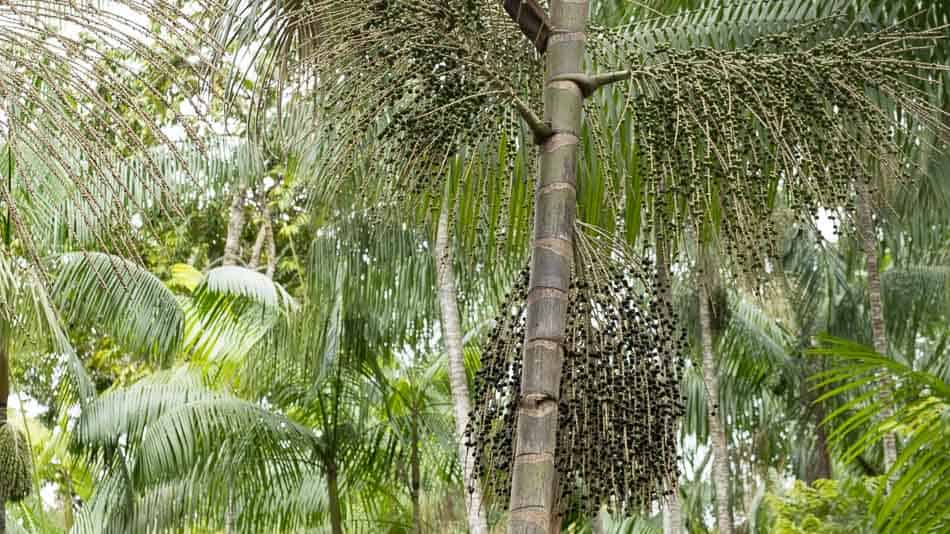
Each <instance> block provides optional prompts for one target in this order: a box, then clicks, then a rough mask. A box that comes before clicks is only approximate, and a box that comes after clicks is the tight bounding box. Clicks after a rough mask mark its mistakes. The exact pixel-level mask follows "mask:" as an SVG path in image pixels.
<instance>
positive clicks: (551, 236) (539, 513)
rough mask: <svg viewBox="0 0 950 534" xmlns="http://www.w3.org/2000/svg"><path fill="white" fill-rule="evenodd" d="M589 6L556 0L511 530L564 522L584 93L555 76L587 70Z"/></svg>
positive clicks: (542, 531) (532, 532)
mask: <svg viewBox="0 0 950 534" xmlns="http://www.w3.org/2000/svg"><path fill="white" fill-rule="evenodd" d="M587 12H588V2H587V1H586V0H552V1H551V26H552V27H553V28H554V33H553V34H552V35H551V37H550V39H548V44H547V51H546V53H545V56H546V59H547V81H546V84H545V87H544V118H545V122H546V123H548V124H550V126H551V131H552V132H553V134H552V135H550V136H549V137H548V138H547V139H545V140H544V142H543V144H542V146H541V174H540V180H539V183H538V186H537V193H536V202H535V217H534V240H533V242H532V251H531V279H530V283H529V289H528V299H527V317H526V327H525V343H524V367H523V370H522V374H521V398H520V399H519V403H518V416H517V419H518V422H517V428H516V430H515V459H514V468H513V473H512V483H511V502H510V507H509V509H510V512H511V515H510V517H509V521H508V532H510V533H513V534H514V533H518V534H550V533H551V532H552V529H553V528H556V527H557V526H558V525H559V524H560V521H559V520H558V517H557V512H556V510H555V504H556V499H557V495H556V494H555V493H556V469H555V465H554V449H555V445H556V443H557V421H558V405H557V403H558V395H559V391H560V383H561V364H562V360H563V357H564V353H563V347H562V346H561V343H562V341H563V339H564V332H565V325H566V321H567V290H568V285H569V284H570V281H571V264H572V259H573V258H572V255H573V252H572V251H573V233H574V215H575V212H576V210H577V190H576V188H577V180H576V175H577V142H578V133H579V132H580V128H581V110H582V107H583V100H584V97H583V94H582V92H581V88H580V86H579V85H578V84H577V83H576V82H573V81H554V80H552V78H553V77H556V76H558V75H571V74H577V73H580V72H581V70H580V69H581V67H582V64H583V59H584V48H585V41H586V36H585V34H584V32H585V30H586V27H587Z"/></svg>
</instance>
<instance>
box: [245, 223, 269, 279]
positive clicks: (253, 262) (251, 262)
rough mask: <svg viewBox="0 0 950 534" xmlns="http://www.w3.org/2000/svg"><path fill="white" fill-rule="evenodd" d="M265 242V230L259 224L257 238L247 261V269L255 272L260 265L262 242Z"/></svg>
mask: <svg viewBox="0 0 950 534" xmlns="http://www.w3.org/2000/svg"><path fill="white" fill-rule="evenodd" d="M266 240H267V229H266V228H264V225H263V224H261V227H260V228H258V229H257V237H256V238H255V239H254V246H252V247H251V257H250V259H248V260H247V268H248V269H250V270H252V271H256V270H257V267H258V266H259V265H260V264H261V251H263V250H264V241H266Z"/></svg>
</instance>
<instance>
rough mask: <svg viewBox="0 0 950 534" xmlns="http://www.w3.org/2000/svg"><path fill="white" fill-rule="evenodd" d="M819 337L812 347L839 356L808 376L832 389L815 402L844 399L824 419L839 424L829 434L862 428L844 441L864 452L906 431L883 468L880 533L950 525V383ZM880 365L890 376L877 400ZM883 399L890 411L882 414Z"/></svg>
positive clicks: (846, 435)
mask: <svg viewBox="0 0 950 534" xmlns="http://www.w3.org/2000/svg"><path fill="white" fill-rule="evenodd" d="M821 340H822V342H823V343H824V344H825V348H821V349H815V350H813V351H812V352H813V353H814V354H817V355H826V356H833V357H834V358H835V359H836V360H838V361H839V362H840V363H839V364H838V365H837V366H836V367H834V368H832V369H830V370H828V371H824V372H822V373H818V374H817V375H815V376H814V377H813V380H814V382H815V384H816V386H820V387H831V388H832V389H831V390H830V391H827V392H826V393H824V394H823V395H822V396H821V397H819V401H825V400H827V399H829V398H832V397H844V398H845V402H844V403H843V405H842V407H841V408H839V409H838V410H836V411H835V412H833V413H832V414H831V415H829V417H828V419H827V420H826V421H827V422H828V423H831V422H834V424H835V425H836V428H835V433H834V434H833V436H835V437H834V438H832V439H838V440H839V441H840V440H841V439H843V438H849V434H850V431H851V430H852V429H855V430H857V429H860V430H859V431H860V433H861V434H860V437H859V438H858V439H857V440H856V442H854V443H852V444H841V445H842V446H846V447H847V449H848V450H847V456H846V459H847V458H854V457H856V456H857V455H859V454H862V453H863V452H864V451H866V450H868V449H869V448H870V447H872V446H873V445H874V444H875V443H877V442H879V440H880V438H881V436H883V435H884V434H886V433H888V432H894V431H896V432H897V434H898V435H902V436H904V437H905V438H906V442H905V446H904V448H903V450H902V451H901V453H900V455H899V457H898V460H897V462H895V464H894V466H893V467H892V468H891V470H890V471H889V472H888V473H886V477H887V478H888V479H890V480H891V488H890V489H889V490H888V488H887V487H886V486H887V485H885V484H882V485H881V486H882V487H881V488H880V490H879V491H878V494H877V496H876V497H875V501H874V503H873V504H872V506H873V507H874V508H875V509H876V513H877V516H876V519H875V523H876V526H877V528H879V529H881V530H882V531H884V532H910V531H920V532H938V531H941V530H944V529H945V528H946V527H947V525H948V524H950V511H948V508H947V506H946V504H947V495H948V494H950V478H948V477H947V476H946V474H947V473H948V472H950V461H948V458H950V418H948V417H947V415H946V414H948V413H950V384H947V383H946V382H944V381H943V380H942V379H940V378H939V377H937V376H935V375H933V374H930V373H927V372H923V371H916V370H914V369H912V368H910V367H908V366H906V365H904V364H901V363H899V362H896V361H894V360H891V359H889V358H886V357H884V356H882V355H879V354H876V353H875V352H874V351H873V350H872V349H870V348H868V347H865V346H862V345H859V344H856V343H853V342H850V341H845V340H841V339H837V338H831V337H827V336H824V337H822V338H821ZM882 372H883V373H887V374H888V375H889V376H890V382H889V383H890V384H892V385H891V386H890V390H889V392H888V393H889V397H890V399H889V400H884V399H882V395H881V388H884V387H888V386H886V385H881V384H880V380H879V376H880V373H882ZM841 384H844V385H841ZM836 385H837V387H835V386H836ZM859 391H863V392H864V393H858V392H859ZM852 392H853V393H852ZM885 402H887V403H888V404H889V407H890V408H891V409H892V413H893V415H892V416H890V417H887V418H885V419H880V418H879V417H878V414H879V413H880V412H881V411H882V408H883V407H884V403H885ZM842 418H844V421H843V422H842ZM839 431H840V432H839ZM920 529H923V530H920Z"/></svg>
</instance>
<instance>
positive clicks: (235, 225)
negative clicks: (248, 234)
mask: <svg viewBox="0 0 950 534" xmlns="http://www.w3.org/2000/svg"><path fill="white" fill-rule="evenodd" d="M244 191H245V187H244V186H238V188H237V190H236V191H234V197H232V198H231V208H230V209H229V210H228V235H227V238H226V239H225V241H224V257H223V259H222V261H221V263H222V265H237V263H238V261H240V259H241V232H242V231H243V230H244Z"/></svg>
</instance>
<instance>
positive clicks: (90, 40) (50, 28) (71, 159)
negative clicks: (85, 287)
mask: <svg viewBox="0 0 950 534" xmlns="http://www.w3.org/2000/svg"><path fill="white" fill-rule="evenodd" d="M202 5H206V4H205V3H204V2H202ZM150 25H154V28H156V31H154V32H153V31H151V29H150ZM0 29H2V31H0V50H2V52H0V66H2V68H0V72H2V75H0V110H2V113H0V135H2V137H3V139H4V143H3V144H4V146H5V148H6V152H7V154H6V158H5V159H6V160H7V163H8V167H9V169H4V170H5V171H8V170H13V171H14V173H15V177H14V176H7V179H6V180H3V183H2V184H0V193H2V196H3V197H4V198H5V199H6V202H7V203H8V205H10V206H11V210H10V211H11V215H12V222H13V226H14V229H15V231H16V234H17V236H18V237H19V238H20V239H21V240H22V242H23V246H24V248H25V249H26V250H28V251H29V252H31V253H32V254H36V252H37V249H38V246H39V245H38V244H37V243H34V241H33V239H32V235H31V233H30V232H31V229H30V228H29V227H28V226H27V222H28V217H27V216H26V215H25V214H23V213H21V212H22V211H24V210H21V209H19V208H20V207H21V206H22V207H23V208H27V207H28V206H26V205H21V204H19V203H18V199H20V198H22V195H21V193H22V191H27V192H32V191H33V186H34V184H44V185H38V187H37V188H38V189H40V188H45V184H58V186H55V187H59V188H60V189H61V190H62V191H64V192H69V195H68V197H67V198H68V202H70V203H71V204H73V206H74V207H75V208H76V209H75V211H74V213H75V214H78V215H79V216H80V217H81V218H82V219H83V220H84V222H85V223H86V224H84V226H85V227H86V228H88V229H90V231H91V232H92V235H91V236H89V237H91V238H92V239H94V241H95V243H96V248H101V249H106V248H109V246H110V245H113V246H116V245H117V246H119V247H121V248H123V249H125V250H127V251H128V250H131V248H132V243H131V241H130V240H129V239H128V237H127V236H128V235H129V233H128V232H116V231H114V230H115V229H116V228H122V229H125V230H130V229H131V226H130V221H129V220H128V217H127V216H126V215H127V212H126V211H125V210H121V209H115V207H114V206H113V205H111V204H109V202H110V200H112V199H116V198H123V199H127V200H129V201H130V202H133V203H134V200H131V198H130V197H133V196H134V195H132V193H131V192H129V191H127V190H126V189H125V187H126V185H127V180H126V178H127V177H126V176H123V175H124V171H123V168H125V162H126V161H127V159H128V158H129V157H131V156H138V157H140V158H141V160H140V161H141V162H142V164H143V167H144V168H145V170H146V171H147V173H148V175H149V176H150V178H151V179H150V180H144V181H141V182H140V184H141V185H142V186H143V187H145V188H149V189H151V190H152V197H153V198H154V199H157V200H158V203H159V205H160V206H161V207H162V209H164V210H165V211H166V213H167V212H173V211H174V203H173V202H171V201H170V200H169V199H168V196H167V192H166V188H165V187H164V180H162V177H161V175H160V171H159V165H158V162H157V161H156V160H155V159H154V158H152V157H151V156H150V155H149V152H148V149H149V147H150V145H151V146H154V145H164V146H166V147H168V148H169V149H170V150H172V151H173V153H175V154H177V149H176V148H175V146H174V143H173V142H172V140H171V139H169V137H168V136H167V135H166V134H165V133H164V131H163V130H162V127H163V126H165V124H164V123H162V122H160V121H159V120H156V119H155V118H153V117H150V116H149V115H148V114H147V113H146V110H145V109H143V106H142V104H141V102H139V101H137V100H136V90H134V89H133V88H132V86H139V87H140V88H141V90H142V91H144V92H145V93H146V94H147V95H148V97H149V98H151V99H153V100H154V102H156V103H160V105H162V106H164V107H165V109H167V110H168V111H169V114H170V115H171V116H173V118H174V122H175V123H177V124H178V125H180V126H183V127H184V134H185V136H186V137H187V138H189V139H190V140H192V141H193V142H194V143H195V145H196V146H200V145H201V142H200V139H199V135H198V128H197V123H199V122H200V119H198V120H189V119H187V118H186V117H183V116H182V114H181V113H180V112H179V110H178V108H177V106H176V105H174V103H173V102H172V97H171V95H169V94H166V93H164V92H162V91H161V90H159V89H157V88H156V86H155V84H154V81H155V80H154V79H149V77H148V76H147V75H146V74H145V73H143V72H140V70H139V67H142V66H144V69H143V70H145V71H146V72H147V71H151V72H152V73H154V74H155V75H156V77H158V78H161V77H165V79H174V80H176V83H177V84H179V87H180V88H181V89H182V90H183V94H185V95H187V96H186V98H188V97H192V96H194V95H198V94H199V93H200V92H201V89H202V87H201V82H202V80H203V73H202V72H201V70H200V69H199V67H198V66H197V65H196V63H200V58H199V61H198V62H190V61H187V60H185V59H184V58H189V57H192V56H194V55H195V52H196V51H197V52H200V51H202V50H203V48H201V47H196V48H193V47H191V46H190V45H191V44H193V43H200V44H201V45H203V47H204V49H209V48H210V49H212V50H213V49H216V48H217V47H216V45H215V43H214V41H213V40H212V39H210V38H209V36H208V34H207V32H205V31H203V30H202V29H201V28H200V27H199V26H198V25H197V24H196V23H195V22H194V21H193V20H192V18H190V17H188V16H187V14H186V13H184V12H183V11H182V10H180V9H178V8H177V7H173V6H172V5H171V4H168V3H161V2H150V1H147V0H142V1H140V0H120V1H119V2H113V3H112V5H111V6H110V9H103V8H102V6H101V5H99V2H85V1H84V2H72V1H64V0H53V1H49V2H35V1H32V0H12V1H9V2H4V3H3V5H0ZM123 54H125V55H132V54H134V55H136V56H137V57H138V58H139V61H140V62H135V61H125V59H126V58H124V57H123ZM103 88H107V89H105V90H104V89H103ZM11 163H12V164H11ZM5 174H12V173H9V172H5ZM73 193H77V194H73ZM101 193H106V194H105V195H100V194H101ZM34 200H37V199H35V198H34ZM37 202H39V201H38V200H37ZM119 215H121V216H119ZM96 217H99V218H100V219H102V220H100V221H96V220H95V218H96ZM34 259H35V258H34Z"/></svg>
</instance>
